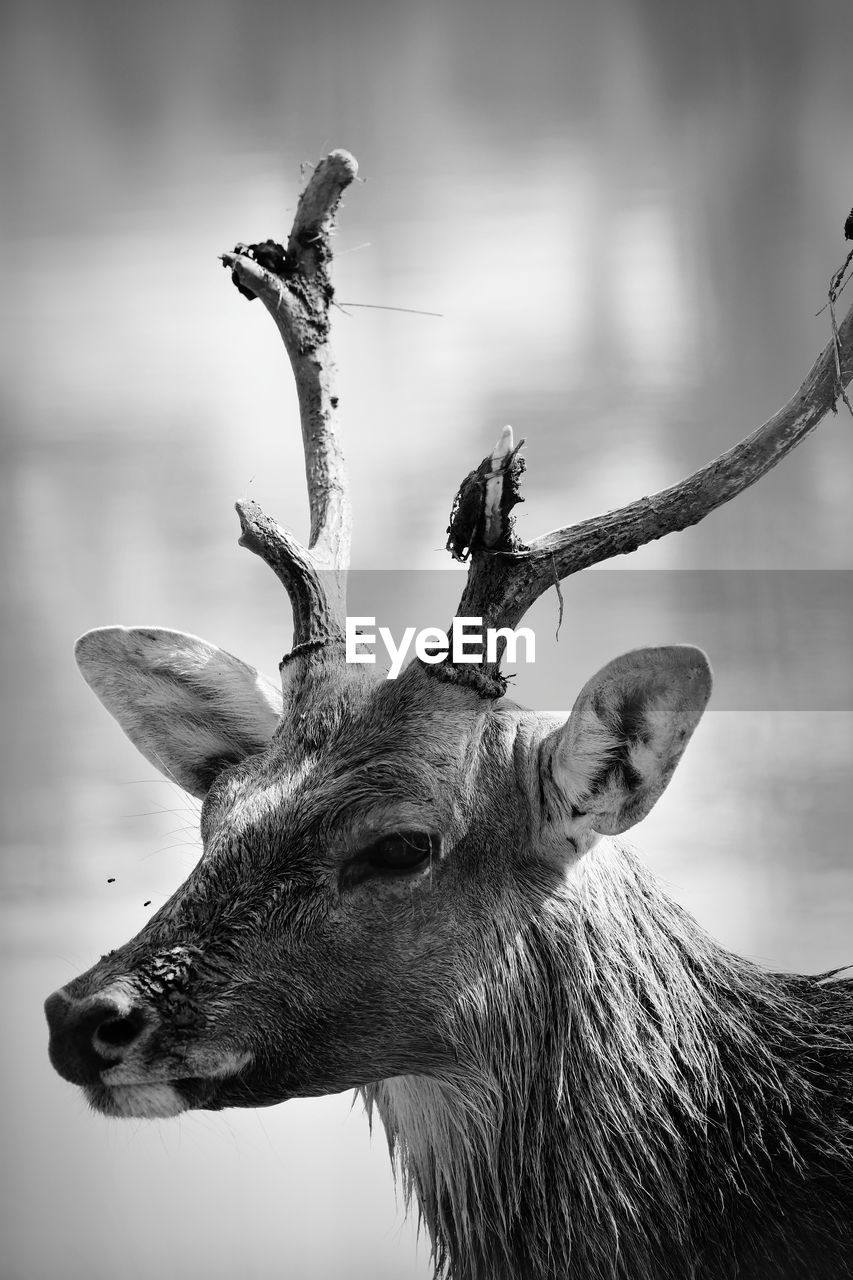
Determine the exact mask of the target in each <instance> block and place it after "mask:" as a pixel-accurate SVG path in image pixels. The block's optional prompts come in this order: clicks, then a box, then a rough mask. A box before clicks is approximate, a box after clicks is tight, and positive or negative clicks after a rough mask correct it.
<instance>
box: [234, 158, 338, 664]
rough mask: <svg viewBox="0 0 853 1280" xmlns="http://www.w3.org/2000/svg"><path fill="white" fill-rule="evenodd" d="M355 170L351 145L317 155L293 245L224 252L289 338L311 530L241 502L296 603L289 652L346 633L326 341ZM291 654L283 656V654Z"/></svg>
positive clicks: (250, 538) (248, 532) (243, 520)
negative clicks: (301, 532)
mask: <svg viewBox="0 0 853 1280" xmlns="http://www.w3.org/2000/svg"><path fill="white" fill-rule="evenodd" d="M357 173H358V165H357V163H356V161H355V159H354V157H353V156H351V155H350V154H349V152H348V151H332V152H331V153H330V154H329V155H328V156H326V157H325V159H323V160H321V161H320V163H319V164H318V165H317V167H316V169H315V170H314V172H313V174H312V175H311V177H310V179H309V181H308V184H307V186H306V187H305V190H304V191H303V192H302V195H301V197H300V199H299V204H298V206H297V209H296V216H295V218H294V221H293V228H292V230H291V232H290V237H289V239H288V242H287V247H286V248H285V247H284V246H283V245H280V244H276V243H275V242H273V241H272V240H267V241H265V242H264V243H262V244H252V245H244V244H238V245H237V246H236V248H235V249H234V252H233V253H224V254H223V255H222V261H223V263H224V264H225V265H226V266H227V267H230V268H231V269H232V275H231V278H232V280H233V281H234V283H235V285H236V286H237V288H238V289H239V290H240V292H241V293H243V294H245V296H246V297H249V298H260V299H261V301H262V302H263V303H264V306H265V307H266V308H267V310H268V311H269V312H270V314H271V315H272V317H273V319H274V320H275V322H276V325H277V326H278V330H279V332H280V334H281V336H282V338H283V339H284V345H285V347H286V349H287V354H288V356H289V357H290V363H291V366H292V368H293V375H294V378H295V380H296V390H297V395H298V398H299V416H300V421H301V424H302V443H303V446H304V451H305V478H306V481H307V484H308V502H309V507H310V512H311V533H310V537H309V542H308V546H307V548H306V547H303V546H302V545H301V544H300V543H299V542H298V541H297V539H296V538H294V537H293V535H292V534H290V533H288V532H287V531H286V530H284V529H282V528H281V526H280V525H279V524H277V523H276V521H274V520H272V519H271V518H270V517H269V516H268V515H266V514H265V513H264V512H263V511H262V510H261V508H260V507H259V506H258V504H257V503H256V502H251V501H247V502H238V503H237V513H238V515H239V517H240V524H241V526H242V536H241V538H240V545H241V546H244V547H248V548H249V550H250V551H254V552H255V554H256V555H259V556H260V557H261V558H262V559H263V560H265V561H266V562H267V564H268V565H269V566H270V567H271V568H272V569H273V570H274V571H275V573H276V575H277V576H278V578H279V579H280V581H281V582H282V583H283V584H284V586H285V587H286V588H287V592H288V595H289V596H290V601H291V604H292V606H293V649H292V651H291V653H290V654H289V655H288V658H292V657H294V656H295V655H297V654H299V653H305V652H307V651H310V650H314V649H319V648H321V647H324V646H326V645H328V644H329V643H331V642H334V641H337V640H340V641H341V642H343V638H344V627H345V623H344V617H345V612H346V604H345V586H346V570H347V568H348V566H349V552H350V535H351V525H352V518H351V512H350V504H349V493H348V487H347V480H346V475H345V472H344V462H343V454H342V451H341V447H340V443H339V441H338V437H337V431H336V420H335V419H336V414H335V410H336V407H337V397H336V396H335V394H334V383H333V374H334V362H333V360H332V355H331V350H330V347H329V307H330V304H331V302H332V298H333V297H334V290H333V288H332V284H331V281H330V279H329V270H328V268H329V263H330V262H331V257H332V251H331V247H330V243H329V241H330V236H331V233H332V226H333V221H334V216H335V212H336V211H337V207H338V204H339V203H340V199H341V195H342V193H343V191H344V190H345V189H346V187H348V186H349V184H350V183H351V182H352V181H353V179H354V178H355V176H356V174H357ZM285 661H287V659H285Z"/></svg>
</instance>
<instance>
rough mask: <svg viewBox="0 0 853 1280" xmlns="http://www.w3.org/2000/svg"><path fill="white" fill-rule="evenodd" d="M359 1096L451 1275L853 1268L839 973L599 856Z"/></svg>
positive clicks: (852, 1146) (848, 1056)
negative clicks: (717, 938) (438, 1029)
mask: <svg viewBox="0 0 853 1280" xmlns="http://www.w3.org/2000/svg"><path fill="white" fill-rule="evenodd" d="M494 929H495V936H494V939H493V949H492V954H493V955H494V957H495V959H494V961H493V964H492V967H491V969H490V971H489V972H488V973H486V974H482V973H481V974H480V975H479V976H474V975H472V976H471V980H470V983H468V984H464V983H463V987H464V990H465V995H464V997H463V999H462V1003H461V1004H460V1005H459V1006H458V1007H457V1008H456V1009H455V1010H454V1012H453V1015H452V1017H453V1025H452V1028H451V1035H452V1036H453V1039H454V1043H455V1044H456V1045H457V1047H458V1054H459V1064H460V1065H459V1071H458V1073H457V1074H456V1075H455V1076H453V1077H446V1078H442V1079H437V1078H428V1077H424V1076H408V1077H399V1078H396V1079H394V1080H387V1081H383V1082H381V1083H379V1084H377V1085H375V1086H372V1087H370V1088H368V1089H366V1090H364V1095H365V1099H366V1102H367V1105H368V1108H369V1109H371V1110H372V1108H373V1107H374V1106H375V1108H376V1110H377V1111H378V1113H379V1115H380V1117H381V1119H382V1121H383V1123H384V1125H385V1128H386V1131H387V1134H388V1140H389V1145H390V1149H391V1152H392V1157H394V1158H395V1160H396V1162H397V1165H398V1167H399V1169H400V1172H401V1175H402V1181H403V1187H404V1190H405V1193H406V1196H407V1199H408V1198H410V1197H411V1196H412V1195H414V1197H415V1198H416V1200H417V1203H418V1206H419V1210H420V1214H421V1216H422V1218H423V1220H424V1221H425V1223H426V1226H427V1229H428V1231H429V1234H430V1238H431V1240H432V1245H433V1257H434V1262H435V1266H436V1274H437V1275H442V1276H443V1275H446V1276H449V1277H452V1280H522V1278H523V1280H545V1278H546V1277H548V1278H549V1280H550V1278H553V1280H558V1278H561V1280H569V1278H570V1280H605V1278H606V1280H652V1278H654V1280H688V1278H693V1280H724V1278H725V1280H734V1278H735V1277H737V1280H770V1278H771V1277H772V1278H773V1280H794V1278H797V1280H803V1278H804V1277H810V1280H829V1278H830V1277H832V1280H840V1278H841V1277H846V1276H853V982H851V981H848V980H832V979H831V976H828V977H824V978H820V977H817V978H810V977H797V976H793V975H790V976H789V975H779V974H771V973H766V972H764V971H762V970H760V969H758V968H756V967H755V966H753V965H751V964H749V963H748V962H747V961H745V960H742V959H740V958H738V957H737V956H733V955H731V954H730V953H728V952H726V951H724V950H723V949H722V948H721V947H719V946H717V945H716V944H715V943H714V942H713V941H712V940H711V939H710V938H708V937H707V936H706V935H705V934H704V933H703V932H702V931H701V930H700V929H699V927H698V926H697V925H696V924H695V922H694V921H693V920H692V919H691V918H690V917H689V916H687V915H686V914H685V913H684V912H683V911H682V910H681V909H680V908H678V907H677V906H676V905H675V904H673V903H672V902H670V901H669V900H668V899H667V898H666V897H665V896H664V895H663V894H662V893H661V891H660V889H659V888H658V887H657V885H656V884H655V883H654V881H653V879H652V877H651V876H650V874H649V873H648V872H647V871H646V870H645V869H644V868H643V867H642V865H641V864H640V863H638V862H637V861H636V860H635V859H634V858H633V857H632V856H631V855H630V854H628V853H627V852H625V851H622V850H619V849H616V848H613V847H612V846H611V847H610V848H609V849H604V850H601V851H600V852H599V851H595V852H593V853H592V854H591V855H589V856H588V857H587V858H586V859H584V860H583V861H582V863H581V864H580V865H579V866H578V868H577V874H576V875H575V877H574V878H573V879H572V880H571V882H569V883H567V885H566V887H565V889H564V890H563V891H561V893H560V895H559V896H556V897H555V896H553V895H552V896H551V897H550V898H549V899H547V900H546V903H545V905H544V906H543V907H542V908H541V910H540V912H539V914H538V916H537V918H536V919H535V920H533V921H532V922H531V921H530V920H527V921H525V923H524V924H520V923H519V922H518V921H510V920H504V921H503V922H501V921H500V920H497V921H496V923H495V926H494Z"/></svg>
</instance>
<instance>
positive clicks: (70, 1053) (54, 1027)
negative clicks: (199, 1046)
mask: <svg viewBox="0 0 853 1280" xmlns="http://www.w3.org/2000/svg"><path fill="white" fill-rule="evenodd" d="M44 1012H45V1016H46V1017H47V1025H48V1027H49V1028H50V1045H49V1048H48V1052H49V1054H50V1060H51V1062H52V1063H53V1065H54V1067H55V1068H56V1070H57V1071H58V1072H59V1074H60V1075H61V1076H62V1077H63V1079H65V1080H70V1081H71V1083H72V1084H95V1083H96V1082H97V1081H98V1079H99V1077H100V1073H101V1072H102V1071H105V1070H107V1069H108V1068H109V1067H114V1066H116V1065H117V1063H119V1062H122V1061H123V1060H124V1058H125V1057H126V1056H127V1053H128V1052H129V1050H130V1049H131V1048H132V1047H133V1046H134V1045H135V1044H136V1043H137V1041H138V1040H139V1039H140V1038H141V1037H142V1035H143V1033H144V1032H145V1029H146V1027H148V1025H149V1022H150V1018H149V1015H148V1014H147V1013H146V1012H145V1010H144V1009H140V1008H132V1007H131V1008H128V1007H127V1005H126V1003H124V1002H123V1003H122V1004H121V1005H120V1004H119V1003H118V1001H117V1000H115V999H113V998H112V997H111V996H107V995H95V996H87V997H86V998H85V999H75V998H74V997H73V996H69V995H66V993H65V992H64V991H55V992H54V993H53V995H52V996H48V998H47V1000H46V1001H45V1004H44Z"/></svg>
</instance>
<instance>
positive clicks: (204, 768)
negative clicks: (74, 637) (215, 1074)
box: [75, 627, 282, 798]
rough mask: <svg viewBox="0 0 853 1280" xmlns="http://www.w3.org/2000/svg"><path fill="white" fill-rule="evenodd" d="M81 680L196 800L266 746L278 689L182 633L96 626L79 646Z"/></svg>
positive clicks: (275, 718) (276, 713) (278, 701)
mask: <svg viewBox="0 0 853 1280" xmlns="http://www.w3.org/2000/svg"><path fill="white" fill-rule="evenodd" d="M75 656H76V658H77V663H78V665H79V667H80V670H81V672H82V673H83V678H84V679H85V680H86V682H87V683H88V684H89V685H90V686H91V688H92V689H93V690H94V691H95V693H96V694H97V695H98V697H99V698H100V700H101V702H102V703H103V704H104V706H105V707H106V709H107V710H108V711H109V712H110V714H111V715H112V716H114V717H115V719H116V720H118V722H119V724H120V725H121V727H122V729H123V730H124V731H125V733H126V734H127V736H128V737H129V738H130V740H131V742H132V743H133V744H134V746H136V747H137V748H138V749H139V750H140V751H141V752H142V754H143V755H144V756H145V759H146V760H148V761H150V763H151V764H153V765H154V766H155V768H157V769H159V770H160V772H161V773H163V774H165V775H166V777H167V778H171V779H172V780H173V781H175V782H177V783H179V785H180V786H182V787H183V788H184V789H185V790H186V791H189V792H190V793H191V794H192V795H194V796H197V797H199V798H201V797H202V796H204V795H205V794H206V793H207V791H208V790H209V788H210V785H211V783H212V782H213V780H214V778H215V777H216V775H217V774H218V773H219V772H220V771H221V770H222V769H223V768H225V767H226V766H227V765H230V764H236V763H238V761H240V760H243V759H244V758H245V757H246V756H249V755H256V754H257V753H258V752H259V751H263V750H264V748H265V747H266V746H267V745H268V744H269V741H270V739H271V738H272V736H273V734H274V732H275V730H276V728H277V727H278V723H279V719H280V717H281V708H282V699H281V692H280V690H279V689H278V688H277V687H276V686H275V685H274V684H273V683H272V682H271V681H269V680H267V679H266V678H265V677H264V676H261V675H259V674H258V672H257V671H255V670H254V668H253V667H250V666H247V665H246V663H245V662H241V661H240V660H239V659H238V658H234V657H232V656H231V654H230V653H225V651H224V650H223V649H217V648H216V647H215V645H210V644H207V643H206V642H205V641H204V640H199V639H198V637H197V636H189V635H184V634H183V633H182V632H180V631H163V630H160V629H159V628H146V627H131V628H125V627H101V628H99V629H98V630H96V631H88V632H87V633H86V635H84V636H81V638H80V639H79V640H78V641H77V645H76V648H75Z"/></svg>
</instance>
